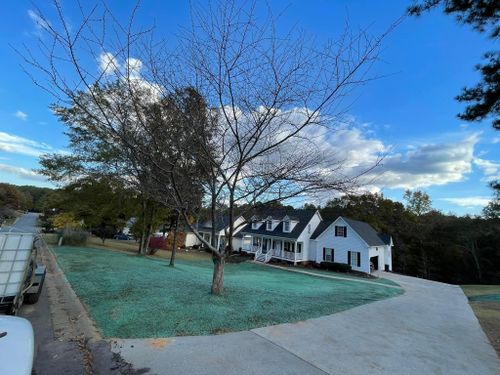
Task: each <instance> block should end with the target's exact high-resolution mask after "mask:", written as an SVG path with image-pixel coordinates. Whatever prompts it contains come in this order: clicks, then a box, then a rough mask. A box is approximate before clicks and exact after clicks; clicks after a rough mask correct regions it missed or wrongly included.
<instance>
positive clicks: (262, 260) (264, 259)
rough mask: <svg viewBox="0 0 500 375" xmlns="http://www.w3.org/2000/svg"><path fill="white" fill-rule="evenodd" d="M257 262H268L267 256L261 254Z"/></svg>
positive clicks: (256, 259)
mask: <svg viewBox="0 0 500 375" xmlns="http://www.w3.org/2000/svg"><path fill="white" fill-rule="evenodd" d="M255 261H257V262H265V261H266V254H259V256H258V257H257V258H255Z"/></svg>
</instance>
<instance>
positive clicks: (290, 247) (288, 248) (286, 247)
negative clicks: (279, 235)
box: [283, 241, 295, 253]
mask: <svg viewBox="0 0 500 375" xmlns="http://www.w3.org/2000/svg"><path fill="white" fill-rule="evenodd" d="M294 245H295V244H294V243H293V242H288V241H284V242H283V250H285V251H290V252H292V253H293V251H294V247H295V246H294Z"/></svg>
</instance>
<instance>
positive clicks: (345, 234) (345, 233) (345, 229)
mask: <svg viewBox="0 0 500 375" xmlns="http://www.w3.org/2000/svg"><path fill="white" fill-rule="evenodd" d="M344 237H347V227H344Z"/></svg>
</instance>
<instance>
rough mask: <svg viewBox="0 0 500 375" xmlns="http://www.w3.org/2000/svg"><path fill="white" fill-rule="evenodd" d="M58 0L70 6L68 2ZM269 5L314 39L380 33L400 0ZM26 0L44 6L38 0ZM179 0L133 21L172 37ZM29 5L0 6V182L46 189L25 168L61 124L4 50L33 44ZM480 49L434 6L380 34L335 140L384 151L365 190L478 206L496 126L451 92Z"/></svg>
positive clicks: (468, 209) (51, 147)
mask: <svg viewBox="0 0 500 375" xmlns="http://www.w3.org/2000/svg"><path fill="white" fill-rule="evenodd" d="M62 3H63V4H65V5H67V7H68V8H69V9H70V8H71V3H72V2H70V1H63V2H62ZM270 3H271V6H272V8H273V10H275V11H280V10H283V9H286V10H285V13H284V16H282V17H281V19H280V22H279V27H280V28H282V29H283V30H285V29H288V28H289V27H290V26H298V27H300V28H302V29H304V30H305V31H306V32H307V33H309V34H310V35H313V36H314V37H315V38H316V39H317V40H318V41H321V40H324V39H326V38H327V37H331V36H335V33H336V32H337V31H338V30H339V29H340V28H341V27H342V25H343V24H344V20H345V18H346V17H347V16H348V17H349V20H350V23H351V25H353V26H355V27H362V28H365V27H369V30H370V32H372V33H375V34H377V33H380V32H382V31H383V30H385V29H386V28H387V27H388V26H389V25H390V24H391V23H392V22H394V21H395V20H396V19H397V18H398V17H399V16H400V15H402V14H403V12H404V10H405V8H406V7H407V6H408V4H409V1H408V2H407V1H377V2H375V1H340V0H337V1H327V0H324V1H314V2H310V1H278V0H276V1H271V2H270ZM35 4H40V5H39V6H40V7H42V8H43V7H48V5H47V4H46V2H45V1H43V2H42V1H35ZM123 4H127V5H128V6H123ZM132 4H133V2H131V1H111V2H110V6H111V8H113V9H114V10H115V11H116V12H117V13H118V15H126V14H127V12H128V9H130V6H131V5H132ZM187 4H188V2H187V1H186V2H181V1H143V4H142V6H141V9H140V11H139V18H138V23H139V24H145V25H149V24H151V23H152V22H155V24H156V25H157V28H158V32H161V33H163V34H165V35H167V36H171V37H172V38H173V37H174V34H175V32H176V30H177V29H178V27H179V26H181V25H186V22H188V20H189V15H188V13H189V9H188V5H187ZM119 5H120V6H119ZM30 10H33V4H32V3H31V2H29V1H16V2H2V3H1V4H0V14H2V15H3V19H2V23H1V24H0V59H1V61H2V69H0V181H2V182H10V183H15V184H33V185H39V186H51V184H50V183H49V182H47V181H45V180H44V179H43V178H42V177H40V176H37V175H36V174H35V173H33V172H32V169H33V168H36V167H37V156H38V155H39V154H40V153H43V152H46V151H57V150H62V149H64V148H65V146H66V138H65V136H64V134H63V132H64V128H63V126H62V125H61V124H59V123H58V122H57V120H56V118H55V117H54V116H53V115H52V114H51V112H50V111H49V109H48V105H49V104H50V103H51V102H52V99H51V98H50V96H48V94H46V93H45V92H44V91H42V90H41V89H39V88H37V87H35V86H34V84H33V83H32V82H31V80H30V78H29V77H27V75H26V74H25V73H24V72H23V71H22V69H21V68H20V63H21V60H20V58H19V56H17V55H16V53H15V52H14V50H13V49H12V47H11V46H14V47H16V48H21V47H22V45H23V44H28V45H34V44H35V42H36V34H37V28H36V25H35V24H34V22H33V20H32V18H30V15H29V11H30ZM75 11H76V10H75ZM489 49H493V43H492V41H490V40H488V39H487V37H486V35H482V34H478V33H476V32H474V31H472V30H471V28H470V27H468V26H463V25H459V24H457V23H456V22H455V20H454V19H453V18H452V17H449V16H445V15H443V14H442V13H441V12H440V11H439V10H435V11H433V12H431V13H429V14H426V15H424V16H422V17H420V18H407V19H405V20H404V22H403V23H402V24H401V25H400V26H399V27H398V28H397V29H396V30H395V31H393V33H392V34H391V35H390V36H389V37H388V38H387V39H386V41H385V43H384V47H383V50H382V53H381V56H380V57H381V61H379V62H378V63H377V64H376V65H375V66H374V67H373V70H372V73H373V74H376V75H380V76H382V77H381V78H379V79H378V80H375V81H372V82H370V83H368V84H367V85H365V86H363V87H362V88H360V89H358V90H357V91H356V92H354V94H353V96H352V98H351V100H352V104H351V106H350V109H349V114H350V117H351V121H352V127H351V130H352V131H351V132H350V133H348V134H346V135H345V138H344V139H342V142H346V140H348V141H349V142H353V143H352V145H354V146H352V147H353V148H352V149H353V150H355V151H356V152H357V153H358V154H359V155H364V154H367V155H369V154H370V152H371V151H372V149H373V150H375V149H377V148H379V149H380V147H383V148H384V149H386V150H389V156H388V158H387V159H386V160H385V161H384V165H383V167H382V168H381V171H380V173H383V174H382V175H381V176H380V178H379V179H377V181H376V183H375V186H373V187H372V189H375V190H379V191H381V192H383V193H384V195H386V196H387V197H389V198H391V199H396V200H402V195H403V191H404V188H420V189H423V190H425V191H426V192H427V193H428V194H429V195H430V196H431V198H432V200H433V205H434V207H435V208H438V209H440V210H442V211H444V212H454V213H457V214H466V213H470V214H477V213H480V211H481V209H482V206H483V205H484V204H485V203H486V202H487V199H489V198H490V197H491V192H490V190H489V188H488V187H487V181H488V180H490V179H493V178H495V177H497V178H499V175H500V152H499V145H500V132H495V131H494V130H493V129H492V128H491V125H490V121H484V122H483V123H466V122H464V121H461V120H459V119H457V117H456V114H457V113H459V112H460V111H461V110H462V109H463V108H464V105H463V104H461V103H458V102H456V101H455V100H454V99H453V98H454V96H456V95H457V94H458V93H459V92H460V90H461V88H462V87H464V86H466V85H473V84H474V83H475V82H477V80H478V77H479V75H478V73H477V72H476V71H475V70H474V66H475V64H477V63H478V62H480V57H481V55H482V54H483V53H484V52H485V51H487V50H489ZM337 141H338V140H337ZM332 145H333V146H334V144H332ZM350 145H351V144H350ZM356 147H357V148H356Z"/></svg>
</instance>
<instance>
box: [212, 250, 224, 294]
mask: <svg viewBox="0 0 500 375" xmlns="http://www.w3.org/2000/svg"><path fill="white" fill-rule="evenodd" d="M212 260H213V262H214V275H213V278H212V294H215V295H220V294H222V292H223V291H224V263H225V261H226V260H225V259H224V257H218V256H215V255H214V256H213V258H212Z"/></svg>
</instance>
